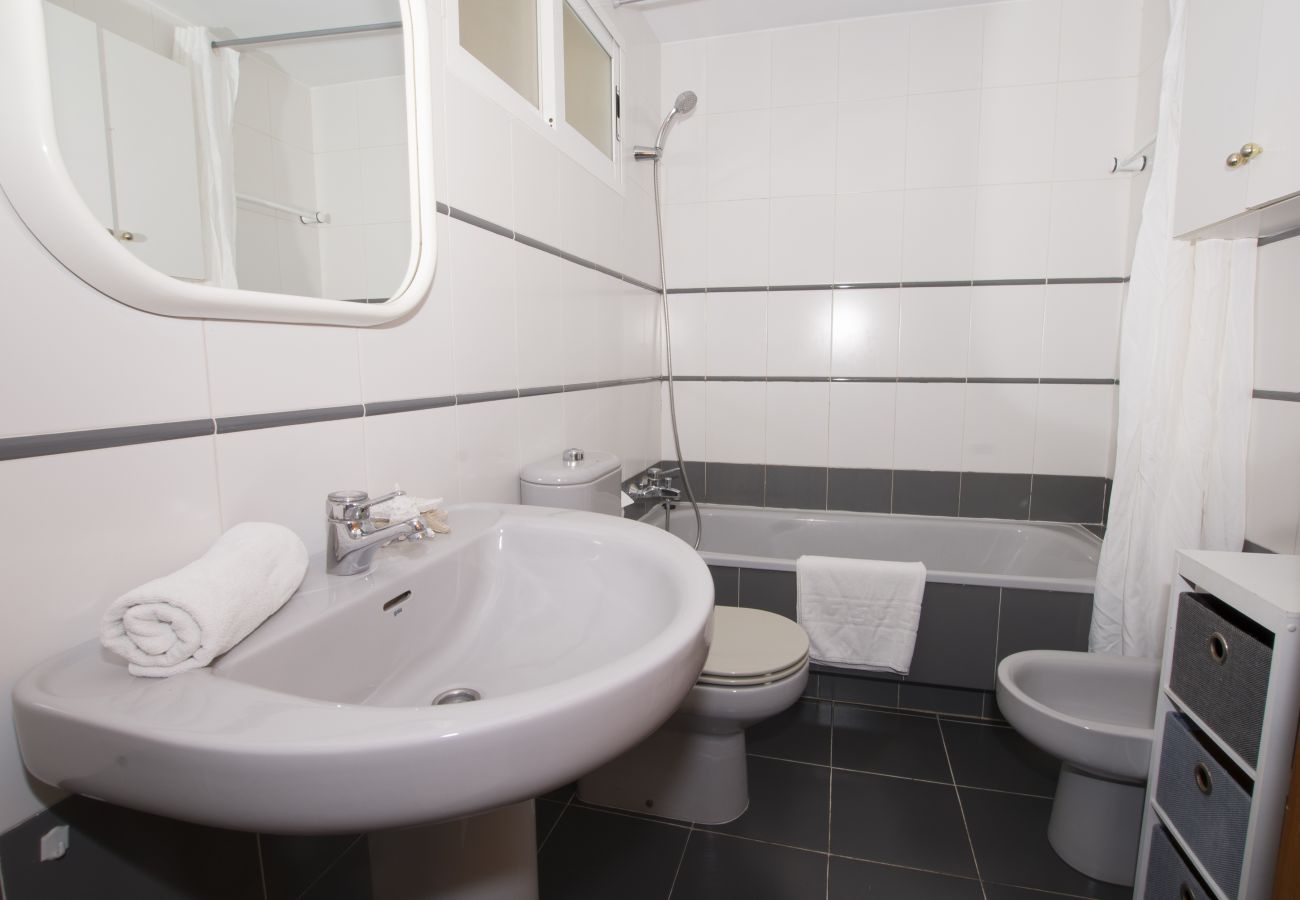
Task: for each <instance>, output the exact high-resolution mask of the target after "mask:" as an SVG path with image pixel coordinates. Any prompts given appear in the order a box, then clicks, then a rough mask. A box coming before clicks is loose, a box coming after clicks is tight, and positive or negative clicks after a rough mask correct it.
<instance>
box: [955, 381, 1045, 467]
mask: <svg viewBox="0 0 1300 900" xmlns="http://www.w3.org/2000/svg"><path fill="white" fill-rule="evenodd" d="M1038 390H1039V386H1038V385H1036V384H968V385H966V426H965V432H964V436H963V441H962V464H961V465H962V471H965V472H1029V471H1031V470H1032V468H1033V463H1034V422H1035V414H1036V412H1037V410H1036V406H1037V401H1038Z"/></svg>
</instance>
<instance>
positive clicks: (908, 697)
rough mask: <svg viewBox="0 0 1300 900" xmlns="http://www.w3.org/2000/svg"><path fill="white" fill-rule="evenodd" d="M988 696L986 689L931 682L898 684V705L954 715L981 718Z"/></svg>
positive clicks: (903, 707)
mask: <svg viewBox="0 0 1300 900" xmlns="http://www.w3.org/2000/svg"><path fill="white" fill-rule="evenodd" d="M986 696H987V692H985V691H972V690H963V689H961V688H947V687H936V686H935V685H930V684H909V683H908V682H903V683H902V684H900V685H899V686H898V705H899V707H900V708H901V709H916V710H925V711H927V712H937V713H948V714H949V715H954V716H974V717H975V718H979V717H980V716H981V715H983V714H984V698H985V697H986Z"/></svg>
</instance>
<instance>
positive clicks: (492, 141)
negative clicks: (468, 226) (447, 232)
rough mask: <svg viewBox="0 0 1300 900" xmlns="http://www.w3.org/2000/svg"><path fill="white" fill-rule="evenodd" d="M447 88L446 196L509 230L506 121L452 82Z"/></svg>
mask: <svg viewBox="0 0 1300 900" xmlns="http://www.w3.org/2000/svg"><path fill="white" fill-rule="evenodd" d="M446 85H447V182H448V184H447V191H446V196H447V197H448V198H450V203H451V205H452V206H456V207H459V208H461V209H464V210H466V211H467V212H472V213H474V215H476V216H482V217H483V218H485V219H487V220H488V221H490V222H495V223H496V224H498V225H504V226H505V227H507V228H512V227H514V198H513V196H512V189H511V182H510V179H509V178H507V177H506V176H505V173H507V172H509V171H511V164H510V116H509V115H508V114H507V113H506V112H505V110H504V109H502V108H501V107H499V106H496V105H495V104H493V103H492V102H491V101H489V100H488V99H486V98H485V97H483V96H482V95H481V94H479V93H478V92H477V91H475V90H474V89H472V88H470V87H468V86H466V85H465V84H463V83H462V82H460V81H459V80H457V79H456V78H448V79H447V80H446Z"/></svg>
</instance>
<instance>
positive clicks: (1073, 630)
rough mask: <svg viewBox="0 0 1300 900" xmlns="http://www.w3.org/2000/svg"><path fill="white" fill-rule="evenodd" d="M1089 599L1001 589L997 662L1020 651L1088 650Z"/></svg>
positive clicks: (1055, 592)
mask: <svg viewBox="0 0 1300 900" xmlns="http://www.w3.org/2000/svg"><path fill="white" fill-rule="evenodd" d="M1091 624H1092V595H1091V594H1080V593H1073V592H1070V591H1027V590H1020V589H1018V588H1003V589H1002V613H1001V615H1000V616H999V619H998V661H999V662H1001V661H1002V660H1003V659H1005V658H1006V657H1008V656H1010V655H1011V654H1012V653H1019V652H1020V651H1021V650H1087V649H1088V629H1089V626H1090V625H1091Z"/></svg>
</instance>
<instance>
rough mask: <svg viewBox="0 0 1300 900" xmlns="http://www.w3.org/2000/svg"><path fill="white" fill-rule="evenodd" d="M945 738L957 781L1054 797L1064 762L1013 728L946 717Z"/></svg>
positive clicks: (944, 723) (943, 725)
mask: <svg viewBox="0 0 1300 900" xmlns="http://www.w3.org/2000/svg"><path fill="white" fill-rule="evenodd" d="M939 724H940V726H941V727H942V728H943V737H944V741H945V742H946V743H947V745H948V758H949V759H950V760H951V761H952V770H953V774H954V775H955V776H956V779H957V783H958V784H962V785H967V786H969V787H979V788H992V789H993V790H998V791H1015V792H1017V793H1021V794H1037V795H1038V796H1040V797H1051V796H1053V795H1054V794H1055V793H1056V774H1057V772H1058V771H1059V769H1060V766H1061V763H1060V761H1059V760H1057V759H1055V758H1054V757H1052V756H1051V755H1049V754H1047V753H1044V752H1043V751H1042V750H1039V749H1038V748H1037V747H1035V746H1034V745H1033V744H1031V743H1029V741H1027V740H1025V739H1024V738H1022V737H1021V736H1020V734H1019V733H1018V732H1017V731H1016V730H1015V729H1014V728H1007V727H1004V726H1001V725H979V724H976V723H969V722H954V721H952V720H950V719H949V720H943V721H941V722H940V723H939Z"/></svg>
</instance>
